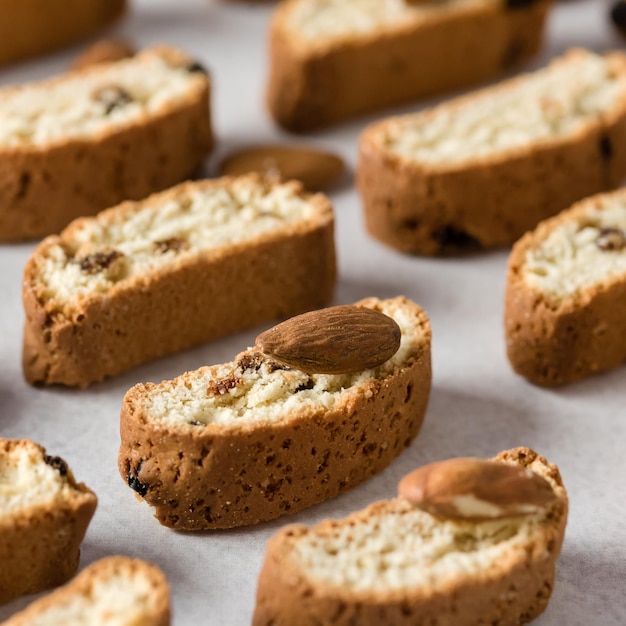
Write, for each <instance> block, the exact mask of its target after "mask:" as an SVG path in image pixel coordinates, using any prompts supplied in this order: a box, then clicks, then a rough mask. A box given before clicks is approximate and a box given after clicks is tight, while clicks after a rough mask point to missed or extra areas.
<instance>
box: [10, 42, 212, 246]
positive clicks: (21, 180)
mask: <svg viewBox="0 0 626 626" xmlns="http://www.w3.org/2000/svg"><path fill="white" fill-rule="evenodd" d="M209 89H210V81H209V78H208V76H207V74H206V72H205V70H204V69H203V68H202V67H201V66H200V65H199V64H198V63H197V62H196V61H194V60H193V59H191V58H189V57H188V56H187V55H186V54H184V53H183V52H181V51H179V50H176V49H174V48H166V47H156V48H151V49H147V50H145V51H144V52H141V53H139V54H138V55H136V56H134V57H132V58H129V59H123V60H120V61H116V62H111V63H103V64H100V65H95V66H92V67H87V68H85V69H82V70H77V71H74V72H68V73H67V74H65V75H62V76H60V77H57V78H53V79H50V80H45V81H42V82H39V83H32V84H27V85H24V86H20V87H5V88H3V89H0V242H7V241H19V240H23V239H32V238H38V237H42V236H45V235H49V234H51V233H55V232H58V231H60V230H61V229H62V228H63V227H65V226H66V225H67V224H68V223H69V222H70V221H71V220H73V219H75V218H77V217H80V216H83V215H94V214H95V213H97V212H98V211H101V210H102V209H105V208H107V207H110V206H113V205H115V204H117V203H119V202H122V201H123V200H137V199H140V198H144V197H145V196H147V195H148V194H150V193H152V192H155V191H159V190H161V189H165V188H167V187H170V186H171V185H174V184H176V183H179V182H181V181H183V180H185V179H187V178H189V177H190V176H191V175H192V174H193V173H194V172H195V171H196V170H197V168H198V167H199V166H200V165H201V164H202V162H203V160H204V158H205V157H206V155H207V154H208V152H209V151H210V150H211V147H212V145H213V135H212V131H211V119H210V111H209Z"/></svg>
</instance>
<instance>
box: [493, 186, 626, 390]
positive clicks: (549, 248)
mask: <svg viewBox="0 0 626 626" xmlns="http://www.w3.org/2000/svg"><path fill="white" fill-rule="evenodd" d="M625 306H626V193H625V192H624V191H623V190H620V191H617V192H614V193H612V194H604V195H600V196H595V197H593V198H589V199H587V200H584V201H582V202H580V203H579V204H577V205H575V206H574V207H572V208H571V209H569V210H568V211H564V212H563V213H561V214H560V215H558V216H557V217H554V218H552V219H550V220H546V221H545V222H543V223H541V224H540V225H539V226H538V227H537V228H536V229H535V230H534V231H533V232H531V233H528V234H527V235H525V236H524V237H523V238H522V239H521V240H520V241H519V242H518V243H517V244H516V245H515V247H514V248H513V251H512V253H511V256H510V258H509V269H508V278H507V293H506V314H505V327H506V340H507V351H508V355H509V360H510V361H511V364H512V366H513V368H514V369H515V370H516V372H517V373H519V374H521V375H522V376H525V377H526V378H528V379H529V380H530V381H531V382H534V383H536V384H540V385H547V386H552V385H560V384H563V383H568V382H573V381H575V380H579V379H581V378H585V377H587V376H590V375H592V374H594V373H597V372H602V371H605V370H608V369H611V368H614V367H617V366H619V365H620V364H622V363H623V362H624V361H626V321H625V320H624V316H623V311H624V307H625Z"/></svg>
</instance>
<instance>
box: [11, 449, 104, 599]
mask: <svg viewBox="0 0 626 626" xmlns="http://www.w3.org/2000/svg"><path fill="white" fill-rule="evenodd" d="M21 443H22V442H21V441H16V440H6V439H0V454H6V453H8V452H10V450H11V449H12V448H14V447H15V446H19V445H20V444H21ZM28 443H29V444H30V443H31V442H28ZM35 445H37V444H35ZM37 447H38V448H39V449H40V450H41V452H42V454H45V452H46V451H45V449H44V448H42V447H41V446H39V445H37ZM64 471H66V472H67V474H66V477H67V480H68V482H69V483H70V485H71V486H72V488H73V490H74V491H73V493H72V495H71V497H66V498H63V499H61V500H59V501H56V502H53V503H47V504H45V505H35V506H29V507H26V508H24V509H23V510H20V511H17V512H16V513H9V514H7V515H4V516H0V563H2V567H0V604H2V603H5V602H9V601H11V600H13V599H14V598H17V597H18V596H21V595H25V594H29V593H38V592H40V591H44V590H45V589H50V588H51V587H56V586H57V585H60V584H62V583H64V582H66V581H67V580H69V579H70V578H71V577H72V576H73V575H74V573H75V572H76V569H77V568H78V560H79V557H80V544H81V543H82V541H83V538H84V536H85V533H86V532H87V527H88V525H89V522H90V521H91V518H92V517H93V514H94V511H95V509H96V504H97V498H96V495H95V494H94V493H93V492H92V491H91V490H90V489H89V488H88V487H86V486H85V485H84V484H83V483H77V482H76V480H75V479H74V476H73V474H72V472H71V470H70V469H69V468H68V467H67V466H64Z"/></svg>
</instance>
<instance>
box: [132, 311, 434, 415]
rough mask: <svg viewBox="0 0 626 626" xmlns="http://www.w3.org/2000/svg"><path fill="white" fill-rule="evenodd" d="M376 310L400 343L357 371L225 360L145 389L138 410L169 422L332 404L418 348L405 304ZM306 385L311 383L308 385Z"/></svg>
mask: <svg viewBox="0 0 626 626" xmlns="http://www.w3.org/2000/svg"><path fill="white" fill-rule="evenodd" d="M391 302H393V301H391ZM381 310H382V312H383V313H385V314H387V315H389V316H390V317H393V319H395V321H396V322H397V323H398V325H399V326H400V329H401V331H402V337H401V345H400V348H399V350H398V351H397V352H396V354H395V355H394V356H393V357H392V358H391V359H389V360H388V361H386V362H385V363H383V364H382V365H380V366H379V367H377V368H375V369H373V370H366V371H363V372H359V373H356V374H311V375H309V374H305V373H304V372H301V371H299V370H290V369H278V370H275V371H272V368H271V367H268V364H267V363H265V365H263V366H262V367H261V369H259V370H258V371H255V370H254V369H248V370H246V371H242V370H241V368H239V367H235V366H234V364H224V365H219V366H215V367H212V368H209V369H207V370H205V371H204V372H202V373H201V374H199V375H185V376H182V377H180V378H178V379H176V380H174V381H171V382H170V383H168V384H166V385H163V386H160V387H157V388H156V389H154V390H152V391H150V392H149V393H146V394H144V395H143V397H142V399H141V403H142V410H143V412H145V414H146V415H147V417H148V419H149V420H151V421H156V422H162V423H165V424H170V425H180V424H185V423H190V422H199V423H201V424H224V425H227V424H231V425H232V424H235V423H243V422H262V421H266V420H269V421H274V422H275V421H279V420H280V419H283V418H286V417H289V416H290V415H292V414H297V413H300V414H301V413H302V412H303V411H305V410H307V409H310V410H311V411H316V410H319V408H320V407H324V408H325V409H331V408H332V407H333V406H335V405H336V404H338V403H341V402H344V401H346V400H347V398H348V397H350V396H351V395H352V396H357V395H360V394H364V393H365V394H366V395H367V393H368V391H367V389H368V385H369V383H370V382H371V381H372V379H382V378H386V377H388V376H390V375H391V374H393V372H394V371H397V369H398V368H400V367H404V366H406V365H407V364H408V363H409V361H410V360H411V359H412V358H415V356H416V355H418V354H420V353H421V351H422V350H423V347H424V342H425V339H424V337H423V335H422V333H421V332H420V328H419V326H418V324H419V320H416V319H415V317H414V316H412V315H410V314H408V313H407V312H406V310H404V309H402V308H401V307H393V305H392V304H390V301H383V305H382V308H381ZM233 376H234V378H235V379H237V381H238V384H237V385H236V386H234V387H233V388H232V389H225V390H224V393H218V394H212V393H207V389H208V388H209V386H210V385H211V383H212V381H213V382H214V381H219V380H228V379H232V378H233ZM309 385H313V387H312V388H311V389H307V388H306V387H307V386H309ZM303 387H304V388H303ZM298 389H301V390H300V391H297V390H298ZM369 393H370V394H371V391H370V392H369Z"/></svg>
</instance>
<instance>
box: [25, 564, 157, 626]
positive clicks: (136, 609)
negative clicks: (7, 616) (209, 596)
mask: <svg viewBox="0 0 626 626" xmlns="http://www.w3.org/2000/svg"><path fill="white" fill-rule="evenodd" d="M156 605H157V598H156V597H155V592H154V588H153V586H152V584H151V582H150V581H149V580H148V579H146V578H144V577H143V576H142V575H141V574H132V573H130V572H123V571H122V572H119V573H117V574H113V575H110V576H109V577H108V578H105V579H98V578H96V579H95V580H94V581H93V584H92V585H91V587H90V588H89V590H88V591H87V592H85V593H79V592H77V593H75V594H72V595H71V596H69V597H66V598H65V599H64V600H63V601H59V602H58V603H55V604H54V605H52V606H50V607H49V608H47V609H46V610H44V611H43V612H41V613H39V614H38V615H35V616H34V617H32V618H31V619H29V620H28V624H29V626H140V625H141V624H143V623H144V621H143V619H142V617H144V616H145V615H146V614H154V612H155V610H156Z"/></svg>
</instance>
